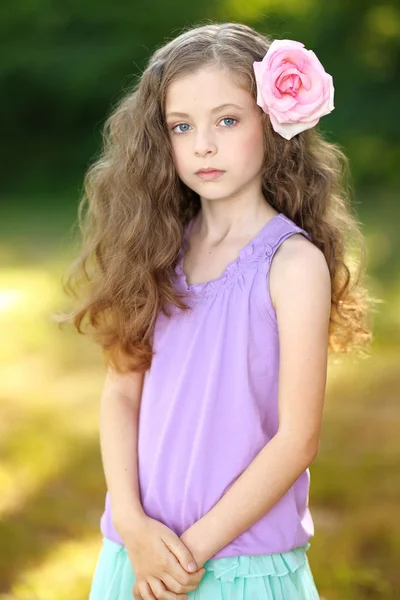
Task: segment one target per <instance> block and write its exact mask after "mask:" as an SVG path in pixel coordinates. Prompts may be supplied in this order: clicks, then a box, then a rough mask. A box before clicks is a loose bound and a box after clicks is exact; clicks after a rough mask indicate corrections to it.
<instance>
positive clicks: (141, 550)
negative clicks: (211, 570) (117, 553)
mask: <svg viewBox="0 0 400 600" xmlns="http://www.w3.org/2000/svg"><path fill="white" fill-rule="evenodd" d="M122 539H123V542H124V545H125V548H126V550H127V553H128V556H129V560H130V562H131V565H132V569H133V572H134V574H135V577H136V581H135V584H134V586H133V597H134V599H135V600H154V599H157V600H185V598H187V596H185V595H184V594H186V593H187V592H192V591H193V590H195V589H196V588H197V587H198V585H199V583H200V581H201V580H202V578H203V575H204V573H205V569H203V568H201V569H199V570H198V571H195V572H194V573H189V572H188V571H187V570H186V569H187V566H188V565H189V563H191V562H193V561H194V558H193V556H192V554H191V552H190V551H189V550H188V548H187V547H186V546H185V544H184V543H183V542H182V540H181V539H180V537H179V536H178V535H176V534H175V533H174V532H173V531H172V530H171V529H170V528H169V527H167V526H166V525H164V524H163V523H161V522H160V521H157V520H156V519H152V518H150V517H148V516H147V515H146V516H145V517H144V518H143V519H141V521H140V523H136V526H135V531H134V532H130V533H125V534H124V533H122ZM170 548H173V552H172V551H171V550H170ZM198 566H199V565H198Z"/></svg>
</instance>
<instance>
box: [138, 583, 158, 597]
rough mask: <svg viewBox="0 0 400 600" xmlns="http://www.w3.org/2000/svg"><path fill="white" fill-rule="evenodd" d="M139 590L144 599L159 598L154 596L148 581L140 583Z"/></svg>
mask: <svg viewBox="0 0 400 600" xmlns="http://www.w3.org/2000/svg"><path fill="white" fill-rule="evenodd" d="M139 591H140V595H141V596H142V598H143V600H157V598H156V597H155V596H153V593H152V591H151V588H150V586H149V584H148V583H147V581H145V580H143V581H141V582H140V583H139Z"/></svg>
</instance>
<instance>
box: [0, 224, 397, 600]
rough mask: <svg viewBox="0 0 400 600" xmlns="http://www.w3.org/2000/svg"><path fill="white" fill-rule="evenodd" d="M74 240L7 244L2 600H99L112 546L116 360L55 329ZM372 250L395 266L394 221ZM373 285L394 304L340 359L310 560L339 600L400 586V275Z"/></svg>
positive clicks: (2, 272)
mask: <svg viewBox="0 0 400 600" xmlns="http://www.w3.org/2000/svg"><path fill="white" fill-rule="evenodd" d="M58 227H59V229H60V225H58ZM66 229H67V227H65V230H66ZM7 243H10V244H11V247H12V243H13V242H12V237H11V238H10V240H9V242H7ZM30 244H32V240H31V242H30ZM62 244H63V241H62V240H60V239H56V238H54V237H51V236H50V237H45V238H44V239H43V240H41V244H38V246H37V247H36V253H37V256H36V259H35V260H31V261H28V260H21V256H22V257H23V256H24V252H25V251H24V250H23V247H22V245H21V246H19V249H18V253H13V250H12V248H11V249H10V251H7V248H6V244H5V242H4V238H3V242H2V251H3V255H7V256H8V257H10V256H16V258H15V260H14V259H13V260H9V261H8V264H7V266H5V267H4V268H2V269H0V330H1V333H2V344H1V345H0V399H1V414H0V452H1V456H2V460H1V464H0V489H1V494H0V538H1V540H2V544H1V549H0V600H11V599H12V600H36V599H37V600H64V599H65V600H66V599H67V598H68V600H70V599H73V600H84V599H86V598H87V594H88V590H89V586H90V581H91V578H92V575H93V570H94V567H95V564H96V560H97V557H98V552H99V550H100V546H101V534H100V531H99V520H100V516H101V513H102V510H103V503H104V494H105V482H104V476H103V472H102V467H101V460H100V450H99V441H98V401H99V395H100V393H101V387H102V383H103V377H104V371H103V363H102V359H101V355H100V352H99V350H98V349H97V348H95V347H94V346H93V344H92V343H91V342H90V341H89V340H87V339H86V338H85V337H83V336H79V335H77V334H76V333H75V332H74V331H73V330H72V329H68V328H66V329H64V330H60V329H59V328H58V327H57V326H56V325H55V324H54V323H53V322H52V321H51V318H50V315H51V313H52V312H55V311H56V310H57V309H59V308H61V306H62V303H63V300H64V299H63V296H62V292H61V288H60V277H61V274H62V271H63V268H64V267H65V266H66V264H67V262H68V261H67V254H66V252H64V248H61V246H60V245H62ZM368 244H369V248H370V251H371V255H372V254H373V255H374V259H373V260H374V261H375V262H374V263H373V267H374V270H375V271H376V269H382V270H383V269H384V267H385V265H386V264H387V261H388V260H389V259H390V260H392V258H393V255H394V254H393V253H394V252H395V248H396V247H395V242H394V241H393V237H391V234H390V224H389V225H388V227H387V228H386V227H385V235H384V236H382V234H381V233H379V230H378V227H376V226H374V225H373V223H372V222H371V223H370V225H369V227H368ZM26 249H27V250H26V251H28V250H29V244H28V243H27V244H26ZM17 254H18V256H17ZM371 266H372V263H371ZM373 283H374V286H375V290H374V291H375V293H376V294H377V295H379V296H381V297H382V298H383V299H384V304H383V305H380V307H378V310H379V313H377V315H376V317H375V328H376V333H375V338H374V341H373V346H372V356H371V357H370V358H368V359H356V358H355V357H353V356H345V357H331V359H330V365H329V374H328V387H327V396H326V406H325V420H324V428H323V436H322V441H321V446H320V453H319V456H318V458H317V459H316V461H315V462H314V464H313V466H312V468H311V477H312V487H311V494H310V503H311V509H312V511H313V516H314V521H315V526H316V535H315V537H314V538H313V540H312V545H311V549H310V552H309V558H310V563H311V566H312V569H313V572H314V576H315V579H316V581H317V584H318V587H319V589H320V592H321V595H322V596H323V597H324V598H325V599H326V600H361V599H363V598H366V599H367V598H368V599H372V600H381V599H386V598H390V597H391V596H390V590H391V589H393V588H394V586H395V585H398V584H399V580H398V564H399V562H400V542H399V539H400V535H399V533H400V526H399V525H398V499H399V494H400V482H399V477H398V472H399V450H400V443H399V441H398V431H399V426H400V407H399V403H398V397H399V390H400V372H399V358H398V357H399V352H400V335H399V330H400V314H399V310H398V307H399V306H400V278H399V277H390V276H388V277H387V278H386V279H376V280H374V282H373Z"/></svg>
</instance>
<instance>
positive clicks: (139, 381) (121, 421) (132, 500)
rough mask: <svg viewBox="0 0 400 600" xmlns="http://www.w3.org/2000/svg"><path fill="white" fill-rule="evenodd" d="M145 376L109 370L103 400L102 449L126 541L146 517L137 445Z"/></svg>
mask: <svg viewBox="0 0 400 600" xmlns="http://www.w3.org/2000/svg"><path fill="white" fill-rule="evenodd" d="M143 378H144V373H129V374H126V375H121V374H117V373H115V372H114V371H111V370H109V372H108V374H107V377H106V381H105V385H104V389H103V392H102V395H101V400H100V448H101V455H102V462H103V470H104V475H105V479H106V483H107V488H108V491H109V494H110V500H111V506H112V519H113V525H114V527H115V529H116V531H117V533H118V534H119V535H120V537H121V538H122V539H124V537H125V534H127V533H129V531H130V529H131V528H132V527H134V526H135V523H136V522H137V521H138V520H139V519H141V518H142V517H145V513H144V511H143V508H142V505H141V502H140V494H139V481H138V461H137V441H138V419H139V409H140V400H141V394H142V388H143Z"/></svg>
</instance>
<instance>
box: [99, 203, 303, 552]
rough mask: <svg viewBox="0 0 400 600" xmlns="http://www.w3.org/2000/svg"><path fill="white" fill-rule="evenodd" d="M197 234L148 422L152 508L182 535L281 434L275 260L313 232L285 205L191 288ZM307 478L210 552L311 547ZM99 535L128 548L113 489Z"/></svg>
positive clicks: (141, 459)
mask: <svg viewBox="0 0 400 600" xmlns="http://www.w3.org/2000/svg"><path fill="white" fill-rule="evenodd" d="M192 223H193V221H192V222H191V223H190V224H189V227H190V226H191V224H192ZM188 230H189V228H188V229H187V233H188ZM187 233H186V237H185V241H184V244H183V248H181V251H180V255H179V261H178V265H177V267H176V285H177V286H178V288H179V289H181V290H185V291H187V292H188V294H189V302H190V305H191V306H192V309H191V310H190V311H188V312H182V311H180V310H179V309H177V308H176V307H174V306H173V307H172V316H171V318H167V317H166V316H165V315H164V314H163V313H160V314H159V316H158V318H157V321H156V326H155V331H154V350H155V356H154V357H153V362H152V365H151V368H150V369H149V370H148V371H147V372H146V374H145V380H144V387H143V392H142V399H141V406H140V414H139V431H138V469H139V485H140V496H141V502H142V506H143V509H144V511H145V513H146V514H147V515H148V516H149V517H152V518H154V519H157V520H159V521H161V522H162V523H164V524H165V525H167V526H168V527H169V528H170V529H171V530H172V531H174V532H175V533H176V534H177V535H179V536H180V535H182V533H183V532H184V531H185V530H186V529H188V528H189V527H190V526H191V525H192V524H193V523H195V522H196V521H198V520H199V519H201V517H202V516H204V514H206V513H207V512H208V511H209V510H210V509H211V508H212V507H213V506H214V505H215V504H216V503H217V502H218V501H219V500H220V498H221V497H222V496H223V495H224V494H225V492H226V491H227V490H228V489H229V488H230V487H231V486H232V485H233V483H234V482H235V480H236V479H237V478H238V477H239V476H240V474H241V473H242V472H243V471H244V470H245V469H246V467H247V466H248V465H249V464H250V463H251V462H252V460H253V459H254V458H255V457H256V455H257V454H258V453H259V452H260V451H261V450H262V448H263V447H264V446H265V444H267V443H268V442H269V441H270V440H271V438H272V437H273V436H274V435H275V434H276V432H277V429H278V370H279V338H278V328H277V321H276V313H275V310H274V308H273V306H272V303H271V298H270V294H269V283H268V281H269V267H270V264H271V260H272V258H273V256H274V253H275V251H276V250H277V248H278V247H279V245H280V244H281V243H282V242H283V241H284V240H285V239H286V238H288V237H289V236H291V235H293V234H296V233H302V234H303V235H305V236H306V237H307V238H308V239H311V238H310V236H309V235H308V233H306V232H305V231H304V230H303V229H301V228H300V227H298V226H297V225H296V224H295V223H294V222H293V221H292V220H290V219H289V218H288V217H286V216H285V215H284V214H283V213H279V214H277V215H275V216H274V217H273V218H272V219H270V220H269V221H268V223H266V224H265V225H264V227H263V228H262V229H261V231H260V232H259V233H258V234H257V235H256V236H255V238H253V239H252V240H251V241H250V242H249V243H248V244H247V245H246V246H245V247H244V248H242V250H241V251H240V253H239V256H238V258H237V259H236V260H234V261H232V262H231V263H229V264H228V265H227V267H226V268H225V270H224V272H223V273H222V275H220V277H217V278H216V279H213V280H211V281H208V282H205V283H200V284H195V285H191V286H188V285H187V281H186V278H185V275H184V273H183V270H182V261H183V254H184V251H185V249H186V247H187ZM309 483H310V473H309V469H306V470H305V471H304V472H303V473H302V474H301V475H300V477H299V478H298V479H297V481H296V482H295V484H294V485H293V486H292V487H291V489H290V490H289V491H288V492H287V493H286V494H285V495H284V496H283V497H282V498H281V499H280V500H279V501H278V502H277V503H276V504H275V505H274V506H273V508H271V510H269V511H268V512H267V513H266V514H265V515H264V516H263V517H262V518H261V519H259V520H258V521H257V522H256V523H254V524H253V525H252V526H251V527H250V528H249V529H247V530H246V531H245V532H244V533H242V534H241V535H239V536H238V537H237V538H236V539H234V540H232V541H231V542H230V543H229V544H228V545H227V546H225V547H224V548H222V549H221V550H220V551H219V552H217V553H216V554H214V555H213V556H212V557H211V558H212V559H215V558H222V557H233V556H239V555H255V554H271V553H278V552H286V551H289V550H292V549H293V548H296V547H298V546H303V545H305V544H306V543H307V542H308V541H309V539H310V538H311V537H312V536H313V535H314V525H313V521H312V517H311V514H310V511H309V509H308V491H309ZM249 494H250V495H251V490H249ZM101 532H102V533H103V535H104V536H105V537H108V538H110V539H112V540H113V541H115V542H117V543H119V544H121V545H123V542H122V540H121V539H120V537H119V536H118V534H117V533H116V531H115V529H114V527H113V525H112V519H111V506H110V498H109V494H108V492H107V494H106V504H105V511H104V513H103V515H102V517H101Z"/></svg>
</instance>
